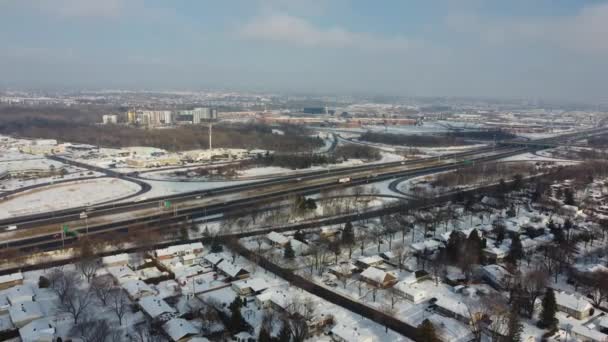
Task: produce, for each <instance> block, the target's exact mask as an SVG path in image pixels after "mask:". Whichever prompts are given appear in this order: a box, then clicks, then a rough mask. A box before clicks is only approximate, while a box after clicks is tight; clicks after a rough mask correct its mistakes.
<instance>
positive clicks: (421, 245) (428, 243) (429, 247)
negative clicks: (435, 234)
mask: <svg viewBox="0 0 608 342" xmlns="http://www.w3.org/2000/svg"><path fill="white" fill-rule="evenodd" d="M439 247H441V242H439V241H437V240H433V239H427V240H424V241H421V242H417V243H414V244H412V248H413V249H415V250H416V251H418V252H423V251H434V250H436V249H437V248H439Z"/></svg>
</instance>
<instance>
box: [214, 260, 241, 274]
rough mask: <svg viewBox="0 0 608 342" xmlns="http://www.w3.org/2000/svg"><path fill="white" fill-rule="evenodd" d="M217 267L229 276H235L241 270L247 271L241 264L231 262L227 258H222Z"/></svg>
mask: <svg viewBox="0 0 608 342" xmlns="http://www.w3.org/2000/svg"><path fill="white" fill-rule="evenodd" d="M217 268H218V270H220V271H222V273H224V274H226V275H227V276H229V277H236V276H237V275H238V274H239V273H241V271H244V272H248V271H247V270H246V269H245V268H243V267H242V266H240V265H237V264H233V263H231V262H230V261H228V260H223V261H222V262H220V263H219V264H217Z"/></svg>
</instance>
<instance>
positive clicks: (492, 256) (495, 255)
mask: <svg viewBox="0 0 608 342" xmlns="http://www.w3.org/2000/svg"><path fill="white" fill-rule="evenodd" d="M508 254H509V248H508V247H507V246H505V245H500V246H498V247H496V246H494V245H492V246H488V247H486V248H484V249H483V255H484V257H485V258H486V259H487V260H490V261H494V262H498V261H500V260H503V259H504V258H506V257H507V255H508Z"/></svg>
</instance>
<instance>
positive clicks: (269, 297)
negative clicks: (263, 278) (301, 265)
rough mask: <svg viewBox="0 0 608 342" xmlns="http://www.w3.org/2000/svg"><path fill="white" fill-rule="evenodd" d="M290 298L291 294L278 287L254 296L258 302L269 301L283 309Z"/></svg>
mask: <svg viewBox="0 0 608 342" xmlns="http://www.w3.org/2000/svg"><path fill="white" fill-rule="evenodd" d="M290 298H292V295H291V294H288V293H285V291H283V290H280V289H274V290H268V291H265V292H264V293H262V294H259V295H257V296H256V299H257V300H258V301H260V302H267V301H270V302H272V303H274V304H275V305H277V306H278V307H280V308H283V309H285V308H287V306H288V305H289V299H290Z"/></svg>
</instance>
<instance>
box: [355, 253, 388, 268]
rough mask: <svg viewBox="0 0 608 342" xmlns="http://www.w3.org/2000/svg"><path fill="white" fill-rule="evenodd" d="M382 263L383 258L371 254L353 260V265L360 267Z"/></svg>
mask: <svg viewBox="0 0 608 342" xmlns="http://www.w3.org/2000/svg"><path fill="white" fill-rule="evenodd" d="M382 264H384V259H382V257H380V256H379V255H372V256H369V257H362V258H359V259H357V260H356V261H355V265H356V266H358V267H360V268H368V267H372V266H381V265H382Z"/></svg>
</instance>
